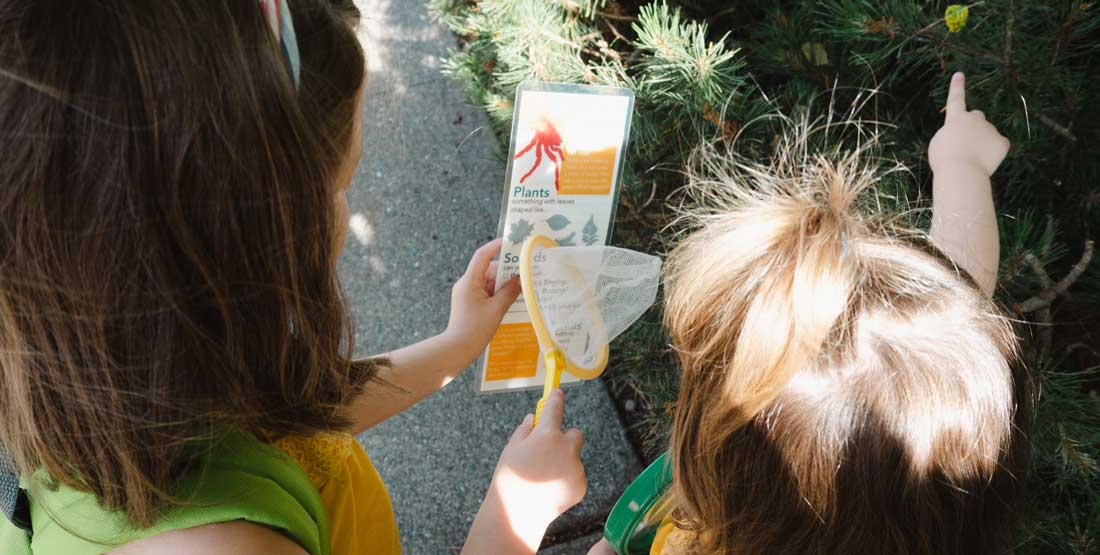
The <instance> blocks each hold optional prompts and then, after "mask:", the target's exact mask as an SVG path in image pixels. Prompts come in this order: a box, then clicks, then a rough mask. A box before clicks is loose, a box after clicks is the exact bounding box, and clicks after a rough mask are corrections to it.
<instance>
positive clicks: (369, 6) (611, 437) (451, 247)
mask: <svg viewBox="0 0 1100 555" xmlns="http://www.w3.org/2000/svg"><path fill="white" fill-rule="evenodd" d="M357 3H358V4H359V6H360V8H361V9H362V10H363V15H364V20H363V28H362V30H361V37H362V39H363V42H364V47H365V48H366V51H367V58H368V64H369V66H370V67H369V77H368V84H367V93H366V94H367V99H366V105H365V107H364V110H365V114H364V118H365V119H364V123H365V129H364V135H365V137H364V144H365V150H364V156H363V163H362V164H361V166H360V168H359V170H358V172H357V174H356V178H355V183H354V185H353V187H352V192H351V193H350V195H349V200H350V204H351V213H352V222H351V227H352V232H351V234H350V236H349V239H348V244H347V247H346V249H345V251H344V255H343V258H342V260H341V267H340V272H341V277H342V279H343V282H344V285H345V289H346V291H347V294H348V297H349V300H350V302H351V304H352V307H353V312H354V316H355V319H356V327H357V342H358V344H357V346H356V347H357V350H358V351H359V352H360V353H361V354H366V353H377V352H381V351H384V350H387V349H392V348H395V347H398V346H401V345H405V344H408V343H412V342H415V341H417V340H419V339H423V338H425V337H428V336H430V335H432V334H435V333H438V332H440V331H442V330H443V329H444V327H445V325H446V322H447V315H448V309H449V299H450V288H451V284H452V283H453V282H454V280H455V279H457V278H458V277H459V276H460V275H461V273H462V271H463V270H464V268H465V266H466V262H467V261H468V259H469V256H470V254H472V253H473V251H474V250H475V249H476V248H477V247H478V246H479V245H481V244H482V243H484V242H486V241H487V240H489V239H491V238H492V237H494V236H495V235H496V227H497V218H498V216H499V212H500V193H501V189H502V187H503V180H504V172H503V166H502V163H501V162H500V161H499V160H500V154H499V149H498V147H497V143H496V140H495V139H494V137H493V136H492V133H491V132H490V131H489V129H488V127H487V126H486V123H487V122H486V116H485V114H484V112H483V111H482V110H481V109H480V108H479V107H474V106H470V105H469V104H468V103H467V102H466V101H465V99H464V96H463V94H462V91H461V89H460V87H459V86H458V85H457V84H456V83H454V82H453V81H451V80H450V79H449V78H448V77H446V76H444V75H442V74H441V73H440V60H441V58H442V57H445V56H446V52H447V48H448V47H449V46H451V45H453V44H454V38H453V36H452V35H451V34H450V33H449V32H448V31H446V30H445V29H444V28H443V27H442V26H441V25H439V24H438V23H436V22H434V21H432V20H431V19H430V18H429V17H428V14H427V11H426V9H425V6H424V3H423V2H414V1H408V0H389V1H386V0H357ZM473 382H474V372H473V371H467V372H466V373H465V374H464V375H463V376H462V377H461V378H460V379H458V380H457V381H456V382H454V383H452V384H450V385H449V386H447V387H446V388H445V389H444V390H443V391H441V392H439V393H438V394H436V395H434V396H433V397H431V398H429V399H428V400H426V401H425V402H423V403H421V404H419V405H417V406H415V407H413V408H412V409H410V410H408V411H406V412H405V413H403V414H401V415H398V416H397V417H395V418H393V419H391V420H389V421H387V422H385V423H383V424H381V425H380V426H378V427H376V428H374V429H372V430H370V431H368V432H367V433H365V434H363V435H362V436H361V437H360V440H361V441H362V443H363V445H364V446H365V447H366V449H367V452H368V453H369V454H370V455H371V457H372V459H373V460H374V463H375V465H376V466H377V467H378V470H379V472H380V473H381V474H382V478H383V479H384V480H385V481H386V483H387V485H388V486H389V489H390V493H391V495H392V497H393V503H394V509H395V511H396V513H397V522H398V525H399V526H400V528H401V537H402V543H403V544H404V548H405V552H406V553H409V554H413V555H420V554H442V553H451V552H456V551H457V550H458V548H460V547H461V545H462V541H463V539H464V538H465V534H466V531H467V530H468V528H469V525H470V523H471V522H472V520H473V517H474V515H475V513H476V512H477V508H478V506H479V504H480V501H481V496H482V494H483V492H484V490H485V487H486V486H487V485H488V483H489V479H490V476H491V475H492V470H493V467H494V465H495V463H496V459H497V456H498V454H499V452H500V449H501V448H502V447H503V445H504V443H505V442H506V440H507V437H508V436H509V434H510V433H511V431H512V429H513V428H514V427H515V425H516V424H518V423H519V422H520V420H522V418H523V416H524V415H525V414H526V413H528V412H530V411H531V410H532V409H533V407H534V404H535V401H536V396H535V395H534V394H531V393H508V394H499V395H492V396H477V395H476V394H475V392H474V383H473ZM566 425H568V426H577V427H580V428H581V429H582V430H584V432H585V435H586V440H587V441H586V446H585V450H584V452H583V454H582V456H583V459H584V462H585V466H586V469H587V472H588V477H589V493H588V497H587V498H586V500H585V501H584V502H583V503H582V504H581V505H580V506H578V507H577V508H576V509H574V510H573V511H572V512H570V513H569V514H568V515H566V516H564V517H563V518H561V519H559V521H558V522H557V523H556V524H555V526H554V527H553V528H552V532H554V533H555V535H556V537H559V538H562V539H563V540H569V539H571V538H573V537H576V536H579V535H581V534H587V533H589V532H590V531H591V530H592V529H593V523H595V522H602V519H603V518H604V516H605V515H606V512H607V511H608V509H609V508H610V506H611V505H612V504H613V503H614V501H615V500H616V499H617V498H618V495H619V493H620V492H621V491H622V490H623V488H625V487H626V485H627V484H628V483H629V482H630V480H631V479H632V478H633V477H634V476H635V475H636V474H637V473H638V471H639V466H638V464H639V463H638V460H637V456H636V454H635V453H634V452H633V450H632V449H631V447H630V445H629V443H628V442H627V439H626V436H625V434H624V432H623V429H622V425H621V424H620V422H619V420H618V418H617V416H616V413H615V410H614V408H613V406H612V403H611V400H610V397H609V396H608V393H607V390H606V388H605V386H604V384H603V383H602V382H591V383H586V384H583V385H581V386H578V387H574V388H571V389H568V390H567V392H566ZM585 542H587V539H585V540H579V541H578V542H574V543H573V544H572V545H569V544H568V543H566V544H564V545H561V546H560V547H558V548H557V549H556V550H555V551H553V552H554V553H557V554H560V555H567V554H570V553H574V552H576V553H584V551H585V549H582V546H581V545H580V544H583V543H585Z"/></svg>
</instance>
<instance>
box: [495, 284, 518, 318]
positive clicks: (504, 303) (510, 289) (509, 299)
mask: <svg viewBox="0 0 1100 555" xmlns="http://www.w3.org/2000/svg"><path fill="white" fill-rule="evenodd" d="M522 292H523V288H522V287H520V284H519V277H518V276H517V277H514V278H512V279H510V280H508V283H505V284H504V287H501V288H500V291H497V293H496V295H493V302H494V303H495V304H496V305H497V308H499V309H501V310H502V311H503V310H508V307H510V306H512V304H513V303H515V302H516V299H517V298H519V294H520V293H522Z"/></svg>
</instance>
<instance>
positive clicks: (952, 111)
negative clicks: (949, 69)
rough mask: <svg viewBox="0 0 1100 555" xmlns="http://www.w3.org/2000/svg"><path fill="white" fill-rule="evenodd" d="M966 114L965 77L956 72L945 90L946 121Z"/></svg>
mask: <svg viewBox="0 0 1100 555" xmlns="http://www.w3.org/2000/svg"><path fill="white" fill-rule="evenodd" d="M963 113H966V76H964V75H963V74H962V72H961V71H956V72H955V74H954V75H952V76H951V86H950V88H949V89H948V90H947V119H951V118H953V117H955V116H957V115H959V114H963Z"/></svg>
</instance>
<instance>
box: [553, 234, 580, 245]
mask: <svg viewBox="0 0 1100 555" xmlns="http://www.w3.org/2000/svg"><path fill="white" fill-rule="evenodd" d="M557 241H558V246H559V247H575V246H577V232H576V231H574V232H573V233H570V234H569V235H568V236H565V237H562V238H561V239H558V240H557Z"/></svg>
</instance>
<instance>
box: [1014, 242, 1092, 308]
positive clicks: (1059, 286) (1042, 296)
mask: <svg viewBox="0 0 1100 555" xmlns="http://www.w3.org/2000/svg"><path fill="white" fill-rule="evenodd" d="M1092 251H1093V242H1092V239H1088V240H1086V241H1085V252H1083V253H1081V259H1080V260H1078V261H1077V263H1076V264H1074V265H1073V268H1071V269H1070V271H1069V273H1068V274H1066V277H1064V278H1062V280H1061V281H1059V282H1058V283H1055V284H1054V285H1051V286H1049V287H1046V288H1045V289H1044V290H1043V291H1042V292H1040V293H1039V294H1038V295H1036V296H1034V297H1031V298H1030V299H1028V300H1026V301H1024V302H1022V303H1019V304H1017V305H1016V310H1018V311H1020V312H1023V313H1028V312H1035V311H1037V310H1040V309H1043V308H1046V307H1049V306H1050V305H1051V303H1053V302H1054V299H1056V298H1058V295H1062V294H1064V293H1065V292H1066V290H1067V289H1069V288H1070V287H1071V286H1072V285H1073V284H1074V283H1075V282H1076V281H1077V279H1078V278H1080V277H1081V274H1084V273H1085V269H1086V268H1088V265H1089V262H1091V261H1092ZM1028 256H1031V255H1030V254H1029V255H1028ZM1032 258H1034V257H1032ZM1043 275H1045V272H1043V273H1042V274H1040V279H1042V277H1041V276H1043ZM1049 282H1050V279H1049V278H1047V283H1049Z"/></svg>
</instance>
